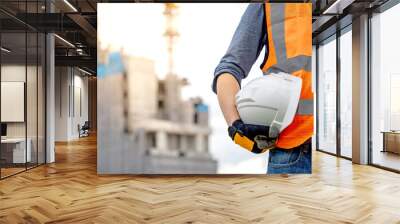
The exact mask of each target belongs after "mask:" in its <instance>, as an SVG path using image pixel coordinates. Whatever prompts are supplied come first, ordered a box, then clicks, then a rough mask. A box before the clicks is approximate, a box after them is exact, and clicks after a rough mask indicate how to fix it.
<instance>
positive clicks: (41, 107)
mask: <svg viewBox="0 0 400 224" xmlns="http://www.w3.org/2000/svg"><path fill="white" fill-rule="evenodd" d="M38 38H39V45H38V58H39V63H38V163H39V164H43V163H45V156H46V155H45V153H46V149H45V140H46V139H45V124H46V123H45V119H46V118H45V99H46V98H45V94H46V91H45V88H46V84H45V81H46V79H45V60H46V52H45V44H46V37H45V35H44V34H42V33H39V35H38Z"/></svg>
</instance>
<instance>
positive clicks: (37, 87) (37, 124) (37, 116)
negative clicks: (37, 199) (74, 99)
mask: <svg viewBox="0 0 400 224" xmlns="http://www.w3.org/2000/svg"><path fill="white" fill-rule="evenodd" d="M36 13H37V14H39V0H37V1H36ZM38 165H39V31H38V30H37V31H36V166H38Z"/></svg>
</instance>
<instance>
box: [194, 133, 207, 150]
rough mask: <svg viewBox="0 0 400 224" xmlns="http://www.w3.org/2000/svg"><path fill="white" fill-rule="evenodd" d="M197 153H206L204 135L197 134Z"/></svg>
mask: <svg viewBox="0 0 400 224" xmlns="http://www.w3.org/2000/svg"><path fill="white" fill-rule="evenodd" d="M195 141H196V151H197V152H204V148H205V147H204V143H205V142H204V135H202V134H197V135H196V140H195Z"/></svg>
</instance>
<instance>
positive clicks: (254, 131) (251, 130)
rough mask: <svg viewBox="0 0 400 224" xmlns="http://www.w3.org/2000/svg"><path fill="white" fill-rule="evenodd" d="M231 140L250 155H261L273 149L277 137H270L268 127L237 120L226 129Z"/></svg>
mask: <svg viewBox="0 0 400 224" xmlns="http://www.w3.org/2000/svg"><path fill="white" fill-rule="evenodd" d="M228 133H229V136H230V137H231V138H232V140H233V141H234V142H235V143H236V144H238V145H240V146H242V147H243V148H245V149H247V150H249V151H250V152H252V153H263V152H265V151H267V150H269V149H272V148H274V147H275V142H276V138H277V136H270V130H269V127H268V126H263V125H253V124H245V123H243V121H242V120H240V119H238V120H236V121H234V122H233V123H232V125H231V126H229V128H228Z"/></svg>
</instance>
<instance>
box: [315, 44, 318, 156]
mask: <svg viewBox="0 0 400 224" xmlns="http://www.w3.org/2000/svg"><path fill="white" fill-rule="evenodd" d="M318 51H319V44H318V43H317V44H316V46H315V94H316V96H315V103H316V105H315V121H316V124H315V125H316V126H315V132H316V134H315V136H316V138H315V148H316V149H319V97H318V94H319V77H318V76H319V53H318Z"/></svg>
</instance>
